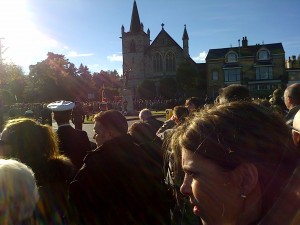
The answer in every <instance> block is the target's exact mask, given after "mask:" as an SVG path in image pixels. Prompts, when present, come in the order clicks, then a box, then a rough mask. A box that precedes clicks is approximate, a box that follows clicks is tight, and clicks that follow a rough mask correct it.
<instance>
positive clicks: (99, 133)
mask: <svg viewBox="0 0 300 225" xmlns="http://www.w3.org/2000/svg"><path fill="white" fill-rule="evenodd" d="M94 122H95V124H94V131H95V135H94V138H95V139H96V143H97V146H101V145H102V144H103V143H104V142H106V141H109V140H111V139H113V138H115V137H118V136H121V135H124V134H127V131H128V124H127V120H126V118H125V117H124V116H123V115H122V113H120V112H119V111H117V110H107V111H102V112H100V113H98V114H96V115H95V117H94Z"/></svg>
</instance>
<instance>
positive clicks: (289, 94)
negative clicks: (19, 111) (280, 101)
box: [283, 84, 300, 110]
mask: <svg viewBox="0 0 300 225" xmlns="http://www.w3.org/2000/svg"><path fill="white" fill-rule="evenodd" d="M283 97H284V103H285V105H286V107H287V109H289V110H291V109H292V108H294V107H295V106H297V105H300V84H292V85H290V86H288V87H287V88H286V89H285V91H284V95H283Z"/></svg>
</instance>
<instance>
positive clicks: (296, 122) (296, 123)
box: [292, 111, 300, 147]
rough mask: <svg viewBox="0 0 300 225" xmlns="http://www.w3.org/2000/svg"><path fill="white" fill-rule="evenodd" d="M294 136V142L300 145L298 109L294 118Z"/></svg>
mask: <svg viewBox="0 0 300 225" xmlns="http://www.w3.org/2000/svg"><path fill="white" fill-rule="evenodd" d="M292 137H293V141H294V144H295V145H296V146H297V147H300V111H298V112H297V113H296V115H295V117H294V120H293V129H292Z"/></svg>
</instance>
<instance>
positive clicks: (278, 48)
mask: <svg viewBox="0 0 300 225" xmlns="http://www.w3.org/2000/svg"><path fill="white" fill-rule="evenodd" d="M262 47H264V48H266V49H267V50H269V51H270V53H271V54H284V49H283V46H282V43H273V44H264V45H249V46H247V47H232V48H218V49H209V51H208V54H207V56H206V59H205V60H211V59H220V58H225V55H226V54H227V53H228V52H229V51H235V52H236V53H239V54H240V57H247V56H250V57H253V56H256V54H257V52H258V50H260V49H261V48H262Z"/></svg>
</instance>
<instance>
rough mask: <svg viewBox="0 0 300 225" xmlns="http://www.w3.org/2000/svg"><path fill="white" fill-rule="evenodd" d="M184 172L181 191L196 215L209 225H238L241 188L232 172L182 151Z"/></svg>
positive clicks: (240, 209) (195, 154)
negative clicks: (188, 199) (187, 197)
mask: <svg viewBox="0 0 300 225" xmlns="http://www.w3.org/2000/svg"><path fill="white" fill-rule="evenodd" d="M182 167H183V170H184V172H185V177H184V181H183V183H182V185H181V189H180V190H181V192H182V193H183V194H184V195H187V196H189V198H190V203H191V204H192V206H193V212H194V214H196V215H198V216H200V217H201V219H202V220H203V221H204V222H205V224H207V225H216V224H218V225H221V224H235V222H237V220H238V217H239V215H240V214H241V213H242V208H243V202H242V201H243V200H242V199H241V197H240V195H241V187H240V185H238V179H237V178H236V176H235V175H234V172H233V171H230V172H228V171H225V170H224V169H222V168H221V167H220V166H218V165H217V164H215V163H213V162H212V161H211V160H209V159H206V158H204V157H202V156H201V155H199V154H197V153H194V152H192V151H188V150H186V149H183V151H182Z"/></svg>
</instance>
